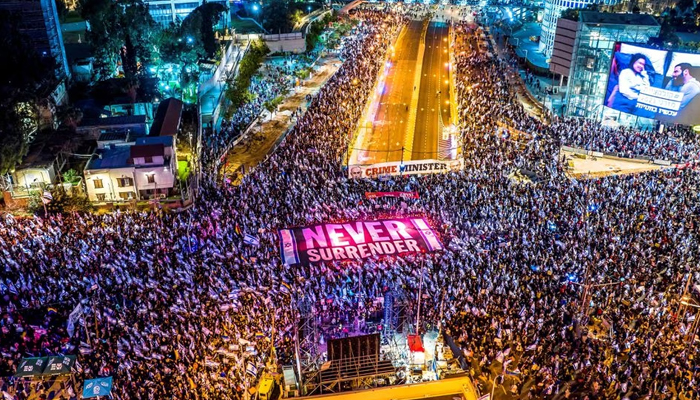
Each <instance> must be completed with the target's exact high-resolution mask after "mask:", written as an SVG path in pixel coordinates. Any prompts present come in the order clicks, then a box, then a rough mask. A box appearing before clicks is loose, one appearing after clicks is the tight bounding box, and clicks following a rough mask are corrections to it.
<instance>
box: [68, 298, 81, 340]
mask: <svg viewBox="0 0 700 400" xmlns="http://www.w3.org/2000/svg"><path fill="white" fill-rule="evenodd" d="M82 315H83V309H82V307H81V305H80V303H78V305H77V306H75V308H74V309H73V311H71V313H70V315H68V327H67V328H66V330H67V331H68V337H73V333H74V332H75V322H76V321H78V320H79V319H80V317H81V316H82Z"/></svg>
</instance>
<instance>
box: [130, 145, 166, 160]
mask: <svg viewBox="0 0 700 400" xmlns="http://www.w3.org/2000/svg"><path fill="white" fill-rule="evenodd" d="M130 149H131V158H140V157H156V156H161V157H162V156H164V155H165V146H163V144H162V143H155V144H141V145H134V146H131V147H130Z"/></svg>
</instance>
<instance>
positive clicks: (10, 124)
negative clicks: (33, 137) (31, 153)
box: [0, 109, 29, 175]
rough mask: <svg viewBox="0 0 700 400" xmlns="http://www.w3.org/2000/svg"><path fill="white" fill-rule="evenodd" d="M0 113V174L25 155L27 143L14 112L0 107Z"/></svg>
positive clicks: (7, 170) (11, 168) (6, 171)
mask: <svg viewBox="0 0 700 400" xmlns="http://www.w3.org/2000/svg"><path fill="white" fill-rule="evenodd" d="M0 114H1V115H2V117H1V118H0V175H5V174H7V173H9V172H11V171H12V170H13V169H14V168H15V166H16V165H17V164H19V163H20V162H21V161H22V157H24V156H25V155H27V151H28V149H29V143H28V141H27V140H26V139H25V137H24V134H23V132H22V130H21V129H20V121H19V118H18V117H17V115H16V113H14V112H13V111H12V110H8V109H0Z"/></svg>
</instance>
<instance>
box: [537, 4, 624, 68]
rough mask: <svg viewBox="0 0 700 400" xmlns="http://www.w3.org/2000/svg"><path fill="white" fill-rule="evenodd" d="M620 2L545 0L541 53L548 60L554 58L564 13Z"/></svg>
mask: <svg viewBox="0 0 700 400" xmlns="http://www.w3.org/2000/svg"><path fill="white" fill-rule="evenodd" d="M619 1H620V0H545V1H544V14H543V17H542V36H541V38H540V51H541V52H542V53H543V54H544V56H545V58H546V59H549V58H550V57H551V56H552V49H553V48H554V36H555V33H556V28H557V21H558V20H559V17H561V13H562V11H564V10H566V9H569V8H585V7H586V6H588V5H590V4H602V5H606V6H610V5H615V4H617V3H618V2H619Z"/></svg>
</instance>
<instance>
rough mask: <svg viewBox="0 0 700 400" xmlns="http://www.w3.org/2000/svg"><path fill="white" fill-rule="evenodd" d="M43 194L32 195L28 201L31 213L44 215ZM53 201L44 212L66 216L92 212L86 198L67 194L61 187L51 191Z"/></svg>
mask: <svg viewBox="0 0 700 400" xmlns="http://www.w3.org/2000/svg"><path fill="white" fill-rule="evenodd" d="M42 193H43V192H37V193H35V194H33V195H32V198H31V199H30V201H29V206H28V208H29V210H30V211H31V212H33V213H35V214H36V213H41V214H43V213H44V204H43V202H42V200H41V196H42ZM51 196H53V200H51V202H50V203H48V204H47V205H46V211H48V213H49V214H66V213H72V212H85V213H86V212H91V211H92V210H93V206H92V203H91V202H90V200H89V199H88V198H87V196H85V195H82V194H76V193H75V191H73V194H68V192H66V190H65V189H64V188H63V186H62V185H58V186H56V187H55V188H54V189H52V190H51Z"/></svg>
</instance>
